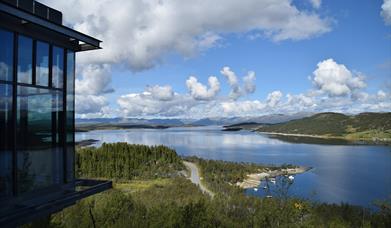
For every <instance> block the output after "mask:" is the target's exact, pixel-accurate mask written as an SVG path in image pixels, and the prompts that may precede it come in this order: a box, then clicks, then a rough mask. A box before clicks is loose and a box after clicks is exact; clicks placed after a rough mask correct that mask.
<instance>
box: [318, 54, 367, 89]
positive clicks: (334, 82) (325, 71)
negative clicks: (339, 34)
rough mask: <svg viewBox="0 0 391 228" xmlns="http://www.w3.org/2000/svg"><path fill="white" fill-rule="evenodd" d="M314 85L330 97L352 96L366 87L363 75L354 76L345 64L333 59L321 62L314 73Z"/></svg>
mask: <svg viewBox="0 0 391 228" xmlns="http://www.w3.org/2000/svg"><path fill="white" fill-rule="evenodd" d="M312 80H313V83H314V84H315V85H316V87H317V88H318V89H319V90H320V91H322V92H324V93H326V94H328V95H329V96H343V95H350V94H351V93H352V92H353V91H355V90H358V89H362V88H364V87H366V83H365V81H364V77H363V75H361V74H359V73H356V74H353V73H352V72H351V71H350V70H349V69H347V68H346V67H345V65H343V64H338V63H336V62H335V61H334V60H333V59H327V60H324V61H322V62H319V63H318V65H317V69H316V70H315V71H314V72H313V78H312Z"/></svg>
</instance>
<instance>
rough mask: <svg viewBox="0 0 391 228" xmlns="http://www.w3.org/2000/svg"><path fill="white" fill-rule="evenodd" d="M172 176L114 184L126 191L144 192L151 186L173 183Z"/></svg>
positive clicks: (115, 187) (116, 187)
mask: <svg viewBox="0 0 391 228" xmlns="http://www.w3.org/2000/svg"><path fill="white" fill-rule="evenodd" d="M171 182H172V179H170V178H159V179H151V180H130V181H127V182H118V183H114V184H113V188H114V189H118V190H120V191H122V192H124V193H135V192H142V191H145V190H147V189H150V188H154V187H161V186H167V185H169V184H171Z"/></svg>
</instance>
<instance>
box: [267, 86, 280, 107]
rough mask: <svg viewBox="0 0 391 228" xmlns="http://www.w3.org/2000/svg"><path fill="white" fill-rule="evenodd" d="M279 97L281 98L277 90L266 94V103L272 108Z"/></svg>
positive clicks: (278, 100)
mask: <svg viewBox="0 0 391 228" xmlns="http://www.w3.org/2000/svg"><path fill="white" fill-rule="evenodd" d="M281 98H282V92H281V91H279V90H277V91H273V92H271V93H269V94H268V95H267V104H268V105H269V106H270V107H272V108H273V107H275V106H276V105H277V104H278V103H279V102H280V100H281Z"/></svg>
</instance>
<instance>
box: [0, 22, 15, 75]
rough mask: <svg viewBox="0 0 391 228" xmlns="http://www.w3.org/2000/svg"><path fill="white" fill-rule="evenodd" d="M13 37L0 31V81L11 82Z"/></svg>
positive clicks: (9, 33) (10, 33)
mask: <svg viewBox="0 0 391 228" xmlns="http://www.w3.org/2000/svg"><path fill="white" fill-rule="evenodd" d="M13 52H14V35H13V33H12V32H7V31H4V30H2V29H0V80H5V81H12V74H13V63H14V59H13V56H14V55H13Z"/></svg>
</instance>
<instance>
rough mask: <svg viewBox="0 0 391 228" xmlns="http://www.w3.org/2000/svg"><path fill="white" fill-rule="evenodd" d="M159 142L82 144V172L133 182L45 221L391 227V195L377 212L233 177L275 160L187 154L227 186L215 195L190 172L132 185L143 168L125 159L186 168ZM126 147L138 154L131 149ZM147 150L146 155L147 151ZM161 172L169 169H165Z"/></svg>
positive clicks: (211, 181) (211, 179) (216, 183)
mask: <svg viewBox="0 0 391 228" xmlns="http://www.w3.org/2000/svg"><path fill="white" fill-rule="evenodd" d="M156 148H159V147H146V146H137V145H126V144H121V143H120V144H104V145H103V146H102V147H101V148H98V149H83V150H81V151H79V152H78V156H79V160H78V163H79V164H78V169H79V172H80V175H81V176H91V175H93V176H94V175H95V176H97V177H102V178H105V177H106V178H107V177H109V176H111V175H114V174H115V175H114V176H115V177H116V178H120V179H122V180H125V178H127V177H129V179H128V180H127V181H128V182H127V183H130V184H121V185H120V186H121V187H120V190H118V189H113V190H110V191H107V192H104V193H100V194H98V195H94V196H92V197H89V198H86V199H83V200H81V201H80V202H78V203H77V204H76V205H74V206H71V207H69V208H66V209H65V210H63V211H61V212H59V213H57V214H55V215H53V216H52V218H51V222H50V223H49V224H47V226H48V227H69V228H74V227H82V228H83V227H159V228H160V227H391V207H390V204H389V203H387V202H382V203H381V204H380V207H379V208H380V210H379V212H376V213H375V212H370V211H368V210H365V209H363V208H360V207H354V206H350V205H345V204H342V205H329V204H316V203H312V202H309V201H305V200H300V199H294V198H281V199H277V198H272V199H268V198H259V197H253V196H248V195H245V194H243V191H242V190H240V189H238V188H236V187H234V186H232V185H230V184H229V183H233V182H235V181H237V180H238V179H241V178H243V177H244V175H245V174H246V173H247V172H254V171H258V170H260V169H265V168H276V167H265V166H260V165H255V164H247V163H232V162H223V161H208V160H203V159H199V158H189V160H192V161H193V162H197V163H198V165H199V167H200V168H201V172H202V174H203V176H204V178H205V179H204V181H205V182H206V183H207V184H208V185H210V186H212V187H213V190H215V191H216V190H219V191H222V192H224V193H225V194H217V195H216V196H215V197H214V198H213V199H211V198H210V197H208V196H207V195H204V194H202V193H201V191H200V190H199V189H198V187H197V186H195V185H193V184H192V183H191V182H190V181H189V180H187V179H185V178H184V177H180V176H177V177H170V178H166V179H164V181H163V179H153V180H150V181H149V182H150V184H146V183H141V185H142V187H139V186H138V185H140V183H139V182H138V181H136V182H137V183H138V184H136V185H134V184H131V183H133V182H134V181H135V180H132V181H131V179H134V178H141V177H144V175H137V176H136V175H134V174H133V172H132V174H131V175H129V174H118V173H117V172H120V171H123V172H127V171H126V169H120V168H118V167H121V166H122V165H124V163H125V162H124V159H125V160H126V159H129V160H135V161H136V160H137V161H138V160H139V161H140V162H139V163H136V164H138V166H135V167H138V169H139V171H141V170H143V171H144V172H146V173H149V174H148V175H146V177H148V178H154V177H155V175H150V174H154V173H155V172H156V170H159V172H160V174H159V175H161V176H170V175H169V174H171V173H172V172H174V171H175V170H176V169H173V168H167V169H161V167H160V168H159V166H156V164H159V163H157V161H159V162H162V161H166V162H165V163H162V164H165V165H167V166H172V167H176V168H182V167H180V166H181V165H180V162H181V160H180V159H179V158H178V156H177V155H176V153H175V151H172V150H170V149H168V148H166V147H160V149H156ZM142 151H144V152H142ZM145 151H150V152H145ZM152 151H155V152H152ZM157 151H165V152H157ZM91 153H97V154H94V155H93V154H91ZM126 153H128V154H132V155H125V154H126ZM171 153H174V155H172V154H171ZM98 154H99V156H98ZM109 154H110V155H109ZM163 154H164V155H163ZM169 154H171V155H169ZM144 155H145V156H146V157H147V158H145V159H144V158H142V157H143V156H144ZM100 156H102V161H97V160H100V159H101V157H100ZM136 157H137V159H136ZM169 157H171V160H170V159H169ZM81 158H82V159H81ZM89 159H94V160H93V161H94V162H98V164H100V165H101V166H102V167H98V168H96V167H95V166H94V167H92V166H91V164H89V165H86V164H84V163H87V162H90V161H89ZM148 159H150V160H148ZM103 161H104V162H108V163H110V164H111V165H108V166H107V167H106V166H105V165H104V164H102V162H103ZM145 164H149V165H145ZM151 164H152V165H151ZM153 164H155V165H153ZM174 164H175V165H174ZM108 168H113V169H114V172H109V171H106V172H103V171H105V170H107V169H108ZM102 170H103V171H102ZM163 171H167V173H166V174H164V173H163ZM83 172H87V173H83ZM95 172H96V173H95ZM98 174H99V175H98ZM115 186H116V185H115ZM127 187H128V188H137V191H132V189H126V188H127ZM39 225H42V223H39ZM45 226H46V225H45ZM31 227H34V226H31ZM41 227H44V226H41Z"/></svg>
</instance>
